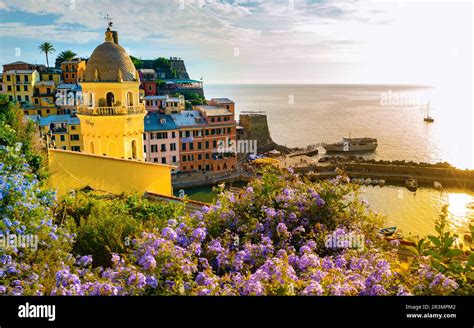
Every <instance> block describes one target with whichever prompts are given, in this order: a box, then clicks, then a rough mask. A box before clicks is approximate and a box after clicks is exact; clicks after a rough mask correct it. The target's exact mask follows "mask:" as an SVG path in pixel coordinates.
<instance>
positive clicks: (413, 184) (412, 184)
mask: <svg viewBox="0 0 474 328" xmlns="http://www.w3.org/2000/svg"><path fill="white" fill-rule="evenodd" d="M405 184H406V186H407V189H408V190H410V191H413V192H415V191H416V190H417V189H418V181H417V180H416V179H407V180H406V181H405Z"/></svg>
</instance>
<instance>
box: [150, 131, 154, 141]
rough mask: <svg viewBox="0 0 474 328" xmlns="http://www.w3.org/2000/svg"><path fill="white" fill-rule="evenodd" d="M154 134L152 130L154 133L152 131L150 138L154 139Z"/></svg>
mask: <svg viewBox="0 0 474 328" xmlns="http://www.w3.org/2000/svg"><path fill="white" fill-rule="evenodd" d="M153 135H154V133H153V132H152V133H150V140H153Z"/></svg>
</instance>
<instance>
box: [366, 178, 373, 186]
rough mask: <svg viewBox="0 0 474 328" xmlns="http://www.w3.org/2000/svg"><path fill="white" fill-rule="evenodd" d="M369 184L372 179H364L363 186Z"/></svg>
mask: <svg viewBox="0 0 474 328" xmlns="http://www.w3.org/2000/svg"><path fill="white" fill-rule="evenodd" d="M370 184H372V179H371V178H367V179H365V185H366V186H368V185H370Z"/></svg>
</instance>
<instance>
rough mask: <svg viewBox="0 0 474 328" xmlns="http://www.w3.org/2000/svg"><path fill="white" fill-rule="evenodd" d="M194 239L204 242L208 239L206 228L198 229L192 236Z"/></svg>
mask: <svg viewBox="0 0 474 328" xmlns="http://www.w3.org/2000/svg"><path fill="white" fill-rule="evenodd" d="M192 236H193V238H195V239H197V240H199V241H203V240H204V239H205V238H206V228H196V229H195V230H194V231H193V234H192Z"/></svg>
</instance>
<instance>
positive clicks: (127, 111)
mask: <svg viewBox="0 0 474 328" xmlns="http://www.w3.org/2000/svg"><path fill="white" fill-rule="evenodd" d="M105 35H106V36H105V42H104V43H102V44H101V45H99V46H98V47H97V48H95V50H94V52H93V53H92V55H91V57H90V58H89V60H88V62H87V67H86V70H85V72H84V76H83V80H82V81H81V86H82V96H83V105H80V106H78V107H77V117H78V118H79V119H80V121H81V133H82V137H83V142H84V151H85V152H86V153H90V154H98V155H106V156H111V157H116V158H123V159H137V160H142V161H143V160H144V158H143V139H142V136H143V131H144V117H145V114H146V111H145V106H144V104H143V103H141V102H140V98H139V86H140V81H139V76H138V72H137V71H136V70H135V66H134V65H133V63H132V60H131V59H130V57H129V56H128V54H127V53H126V51H125V50H124V49H123V48H122V47H121V46H120V45H119V44H118V43H117V42H116V41H114V37H113V33H112V32H111V31H110V28H108V29H107V31H106V33H105ZM116 40H118V38H116Z"/></svg>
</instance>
